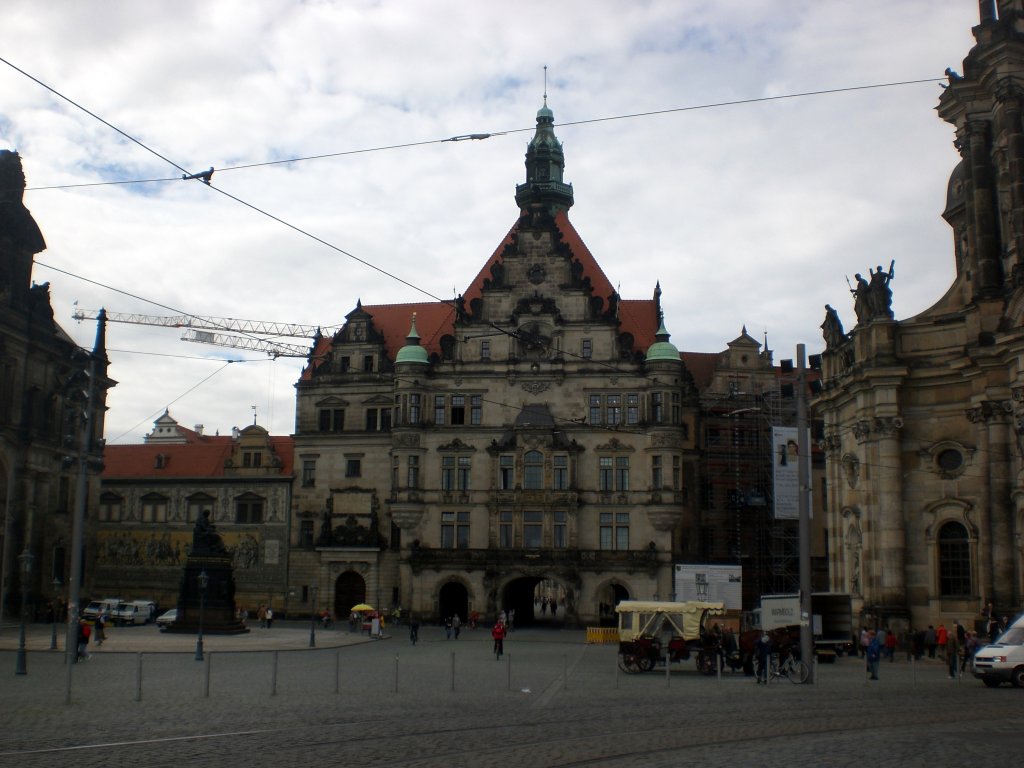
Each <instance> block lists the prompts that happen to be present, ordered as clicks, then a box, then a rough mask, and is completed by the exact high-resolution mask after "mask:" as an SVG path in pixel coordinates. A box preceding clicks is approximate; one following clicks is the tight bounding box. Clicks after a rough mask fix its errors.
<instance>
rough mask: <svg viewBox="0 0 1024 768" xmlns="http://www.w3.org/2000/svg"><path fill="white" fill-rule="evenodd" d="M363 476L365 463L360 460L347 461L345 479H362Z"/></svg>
mask: <svg viewBox="0 0 1024 768" xmlns="http://www.w3.org/2000/svg"><path fill="white" fill-rule="evenodd" d="M362 474H363V463H362V460H360V459H345V477H360V476H361V475H362Z"/></svg>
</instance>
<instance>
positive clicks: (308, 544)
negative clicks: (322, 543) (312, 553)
mask: <svg viewBox="0 0 1024 768" xmlns="http://www.w3.org/2000/svg"><path fill="white" fill-rule="evenodd" d="M299 546H300V547H301V548H302V549H312V548H313V521H312V520H303V521H302V525H301V526H300V527H299Z"/></svg>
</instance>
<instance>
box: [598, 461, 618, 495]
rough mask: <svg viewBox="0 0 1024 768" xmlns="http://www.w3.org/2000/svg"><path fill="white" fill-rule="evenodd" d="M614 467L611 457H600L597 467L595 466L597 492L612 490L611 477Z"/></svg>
mask: <svg viewBox="0 0 1024 768" xmlns="http://www.w3.org/2000/svg"><path fill="white" fill-rule="evenodd" d="M614 466H615V465H614V462H613V461H612V457H611V456H601V457H600V458H599V459H598V466H597V473H598V474H597V487H598V490H601V491H611V490H613V489H614V486H613V484H612V481H613V477H614V475H613V471H614Z"/></svg>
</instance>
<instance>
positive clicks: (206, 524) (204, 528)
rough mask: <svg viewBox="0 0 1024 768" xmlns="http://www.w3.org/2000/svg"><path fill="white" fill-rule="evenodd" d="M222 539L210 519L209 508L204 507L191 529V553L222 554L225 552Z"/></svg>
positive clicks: (225, 548)
mask: <svg viewBox="0 0 1024 768" xmlns="http://www.w3.org/2000/svg"><path fill="white" fill-rule="evenodd" d="M227 551H228V550H227V547H225V546H224V540H223V539H222V538H221V537H220V534H218V533H217V526H215V525H214V524H213V521H212V520H210V510H208V509H204V510H203V512H202V514H201V515H199V517H198V518H196V525H195V527H194V528H193V529H192V551H191V553H190V554H192V555H223V554H227Z"/></svg>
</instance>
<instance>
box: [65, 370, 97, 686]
mask: <svg viewBox="0 0 1024 768" xmlns="http://www.w3.org/2000/svg"><path fill="white" fill-rule="evenodd" d="M95 407H96V355H94V354H92V353H90V354H89V382H88V389H87V395H86V405H85V413H84V414H83V415H82V424H81V435H80V437H79V442H78V477H77V478H76V482H75V517H74V520H73V521H72V525H71V573H70V575H69V577H68V628H67V635H66V636H65V639H64V649H65V655H66V662H67V663H66V668H67V674H66V679H65V692H64V693H65V695H64V703H65V704H70V703H71V670H72V668H73V667H74V664H75V661H76V657H77V654H78V603H79V599H80V597H81V591H82V547H83V542H84V539H85V506H86V501H87V499H86V495H87V493H88V490H89V486H88V468H89V462H88V455H89V451H90V450H91V449H92V437H93V411H94V409H95Z"/></svg>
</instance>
